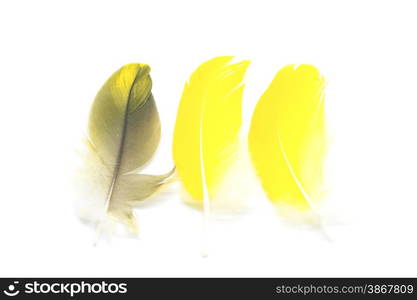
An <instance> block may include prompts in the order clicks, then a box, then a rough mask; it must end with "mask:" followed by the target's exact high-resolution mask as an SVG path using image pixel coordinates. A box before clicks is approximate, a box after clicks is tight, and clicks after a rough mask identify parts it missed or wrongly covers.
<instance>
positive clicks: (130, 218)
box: [81, 64, 172, 232]
mask: <svg viewBox="0 0 417 300" xmlns="http://www.w3.org/2000/svg"><path fill="white" fill-rule="evenodd" d="M149 72H150V68H149V66H147V65H145V64H128V65H125V66H123V67H122V68H121V69H119V70H118V71H116V72H115V73H114V74H113V75H112V76H111V77H110V78H109V79H108V80H107V82H106V83H105V84H104V85H103V87H102V88H101V89H100V91H99V92H98V94H97V96H96V98H95V100H94V103H93V106H92V109H91V112H90V118H89V124H88V137H87V147H88V152H87V156H86V165H85V170H84V171H83V172H82V174H83V175H84V177H85V180H86V182H87V183H88V185H89V187H90V188H91V190H90V196H91V197H89V198H90V201H85V202H84V204H85V205H84V206H83V209H82V210H81V217H83V218H84V219H86V220H87V221H89V222H92V223H94V224H96V225H99V226H102V225H103V224H106V225H107V224H114V223H115V222H117V223H122V224H124V225H126V226H127V227H128V228H130V229H131V230H132V231H134V232H136V230H137V225H136V221H135V217H134V215H133V211H132V208H133V206H134V205H135V203H137V202H139V201H142V200H144V199H146V198H147V197H149V196H150V195H152V194H153V193H154V192H155V191H156V190H157V189H159V188H160V187H161V186H162V185H163V184H164V183H165V182H166V181H167V179H168V177H169V176H170V175H171V174H172V172H170V173H168V174H165V175H161V176H155V175H144V174H137V173H136V171H137V170H138V169H140V168H141V167H143V166H144V165H145V164H146V163H147V162H148V161H149V160H150V159H151V157H152V155H153V154H154V152H155V150H156V148H157V146H158V144H159V140H160V133H161V126H160V120H159V115H158V111H157V108H156V105H155V101H154V98H153V96H152V93H151V87H152V82H151V78H150V75H149Z"/></svg>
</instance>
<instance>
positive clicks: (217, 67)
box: [173, 57, 249, 206]
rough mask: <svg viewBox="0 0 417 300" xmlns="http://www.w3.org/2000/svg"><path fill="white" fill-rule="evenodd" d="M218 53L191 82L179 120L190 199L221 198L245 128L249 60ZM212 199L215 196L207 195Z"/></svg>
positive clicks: (180, 168)
mask: <svg viewBox="0 0 417 300" xmlns="http://www.w3.org/2000/svg"><path fill="white" fill-rule="evenodd" d="M231 60H232V57H217V58H214V59H212V60H209V61H207V62H206V63H204V64H202V65H201V66H200V67H199V68H198V69H197V70H196V71H195V72H194V73H193V74H192V76H191V78H190V80H189V82H188V83H187V84H186V85H185V87H184V91H183V94H182V98H181V101H180V104H179V108H178V113H177V120H176V124H175V132H174V142H173V155H174V161H175V165H176V169H177V173H178V175H179V178H180V180H181V182H182V184H183V186H184V188H185V190H186V191H187V192H188V194H189V195H190V199H188V200H189V201H188V202H189V203H190V204H194V205H197V206H202V205H203V203H204V201H205V200H207V201H208V200H209V199H212V198H214V197H216V192H217V191H218V187H219V185H220V183H221V182H222V180H223V179H224V176H225V174H226V172H227V170H228V168H229V167H230V165H231V164H232V163H233V161H234V159H235V158H236V157H235V153H236V150H237V147H238V139H239V129H240V127H241V102H242V93H243V84H242V80H243V77H244V74H245V72H246V69H247V67H248V66H249V62H248V61H242V62H239V63H231ZM206 198H209V199H206Z"/></svg>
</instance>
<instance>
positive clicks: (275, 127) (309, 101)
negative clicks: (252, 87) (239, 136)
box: [249, 65, 326, 216]
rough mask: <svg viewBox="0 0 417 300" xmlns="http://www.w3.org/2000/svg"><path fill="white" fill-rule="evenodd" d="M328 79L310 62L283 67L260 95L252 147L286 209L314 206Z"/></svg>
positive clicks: (269, 187)
mask: <svg viewBox="0 0 417 300" xmlns="http://www.w3.org/2000/svg"><path fill="white" fill-rule="evenodd" d="M324 85H325V82H324V79H323V77H322V76H321V75H320V73H319V71H318V70H317V69H316V68H315V67H313V66H311V65H300V66H298V67H296V66H294V65H289V66H286V67H284V68H282V69H281V70H280V71H279V72H278V73H277V75H276V77H275V78H274V80H273V81H272V83H271V84H270V86H269V87H268V89H267V90H266V91H265V93H264V94H263V95H262V97H261V98H260V100H259V102H258V103H257V105H256V108H255V111H254V113H253V117H252V121H251V126H250V132H249V151H250V155H251V158H252V162H253V164H254V167H255V170H256V173H257V175H258V177H259V179H260V181H261V183H262V187H263V189H264V191H265V193H266V194H267V196H268V197H269V199H270V200H271V201H272V202H273V203H274V204H276V205H277V206H278V207H279V208H280V211H281V212H282V213H284V214H287V215H288V213H292V214H291V215H293V216H294V212H296V214H300V212H314V210H315V207H316V205H317V204H318V203H319V200H320V195H321V191H322V183H323V162H324V157H325V152H326V151H325V150H326V134H325V115H324V93H323V91H324Z"/></svg>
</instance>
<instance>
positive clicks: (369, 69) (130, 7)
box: [0, 0, 417, 277]
mask: <svg viewBox="0 0 417 300" xmlns="http://www.w3.org/2000/svg"><path fill="white" fill-rule="evenodd" d="M416 28H417V18H416V7H415V5H413V1H358V2H356V1H285V2H284V1H261V0H257V1H243V0H240V1H225V0H222V1H214V0H210V1H156V0H152V1H42V0H39V1H18V0H16V1H2V2H1V4H0V33H1V34H0V39H1V40H0V43H1V46H0V54H1V55H0V82H1V84H0V101H1V106H0V125H1V126H0V128H1V147H0V153H1V156H0V159H1V163H0V170H1V172H0V176H1V180H0V182H1V189H0V192H1V193H0V276H135V277H136V276H417V260H416V253H417V242H416V239H417V237H416V230H417V219H416V217H415V215H416V210H417V191H416V189H415V186H416V182H417V174H416V170H417V155H416V153H417V142H416V141H417V133H416V128H417V127H416V118H415V116H416V115H417V88H416V86H417V74H416V71H415V70H416V67H417V59H416V57H417V45H416V33H415V29H416ZM217 55H236V56H237V58H238V59H250V60H251V61H252V65H251V67H250V69H249V71H248V74H247V88H246V90H245V96H244V100H243V101H244V117H245V125H244V127H243V133H246V132H245V131H246V130H247V125H248V121H249V120H250V114H251V112H252V110H253V107H254V105H255V104H256V101H257V100H258V99H259V96H260V95H261V94H262V92H263V90H264V89H265V88H266V87H267V85H268V84H269V82H270V80H272V78H273V76H274V74H275V73H276V72H277V71H278V70H279V68H281V67H283V66H284V65H286V64H293V63H295V64H299V63H310V64H314V65H316V66H317V67H318V68H319V69H320V70H321V71H322V73H323V74H324V76H325V77H326V79H327V81H328V85H327V98H326V101H327V111H328V119H329V131H330V137H331V143H330V149H329V161H328V165H329V167H328V168H329V170H328V173H329V176H328V189H329V193H328V206H327V209H326V212H325V220H326V224H327V225H326V226H327V230H328V231H329V233H330V235H331V238H332V241H327V240H326V239H324V238H323V236H322V234H321V233H320V232H318V231H317V230H315V229H311V228H305V227H299V226H292V225H288V224H286V223H285V222H282V220H280V219H279V218H278V217H277V215H276V214H275V212H274V210H273V208H272V206H271V205H270V204H269V202H268V200H267V199H266V198H265V197H264V196H263V194H262V192H261V191H260V190H258V191H256V189H259V187H258V186H257V185H256V184H254V187H253V189H254V190H255V192H254V194H255V196H254V197H252V198H251V199H250V200H251V201H250V205H249V209H248V211H247V213H245V214H242V215H240V216H236V217H231V218H229V219H227V220H218V219H213V220H211V222H210V228H211V229H210V232H211V235H210V252H209V256H208V257H207V258H202V257H201V255H200V250H201V222H202V220H201V219H202V216H201V213H200V212H198V211H196V210H193V209H190V208H189V207H187V206H185V205H184V204H183V203H182V202H181V199H180V196H179V187H178V186H176V185H173V186H172V187H170V188H169V189H168V190H166V191H165V192H164V194H163V195H160V198H159V199H157V200H155V201H152V205H151V204H150V205H146V206H144V207H142V208H139V209H137V211H136V214H137V217H138V221H139V224H140V227H141V234H140V237H139V238H138V239H127V238H114V239H112V240H111V241H110V242H103V243H100V244H99V245H98V246H97V247H94V246H93V241H94V237H95V233H94V231H93V230H92V229H91V228H89V227H87V226H85V225H83V224H82V223H81V222H80V221H79V220H78V219H77V217H76V216H75V213H74V209H73V202H74V195H73V194H74V193H73V192H72V189H73V187H72V184H71V176H72V175H71V174H72V173H73V171H74V169H75V167H76V164H77V155H76V154H75V153H76V149H77V147H78V146H79V144H80V140H81V138H82V135H83V133H84V132H85V128H86V120H87V114H88V110H89V108H90V105H91V103H92V100H93V99H94V96H95V94H96V92H97V91H98V89H99V88H100V86H101V85H102V84H103V83H104V81H105V80H106V79H107V78H108V77H109V76H110V75H111V74H112V73H113V72H114V71H115V70H117V69H118V68H119V67H121V66H122V65H124V64H126V63H130V62H142V63H147V64H149V65H151V67H152V73H151V75H152V78H153V82H154V86H153V93H154V96H155V99H156V101H157V105H158V108H159V111H160V116H161V120H162V126H163V128H162V130H163V136H162V141H161V145H160V148H159V150H158V153H157V156H156V157H155V159H154V161H153V162H152V163H151V165H150V167H149V169H148V170H147V171H148V172H150V173H155V174H157V173H161V172H165V171H167V170H168V169H169V168H170V167H171V166H172V158H171V142H172V140H171V138H172V132H173V125H174V121H175V114H176V110H177V105H178V102H179V98H180V96H181V92H182V88H183V85H184V83H185V81H186V80H187V78H188V76H189V75H190V74H191V72H192V71H193V70H194V69H195V68H196V67H197V66H198V65H199V64H200V63H202V62H203V61H205V60H207V59H210V58H212V57H214V56H217ZM231 188H239V187H231Z"/></svg>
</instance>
